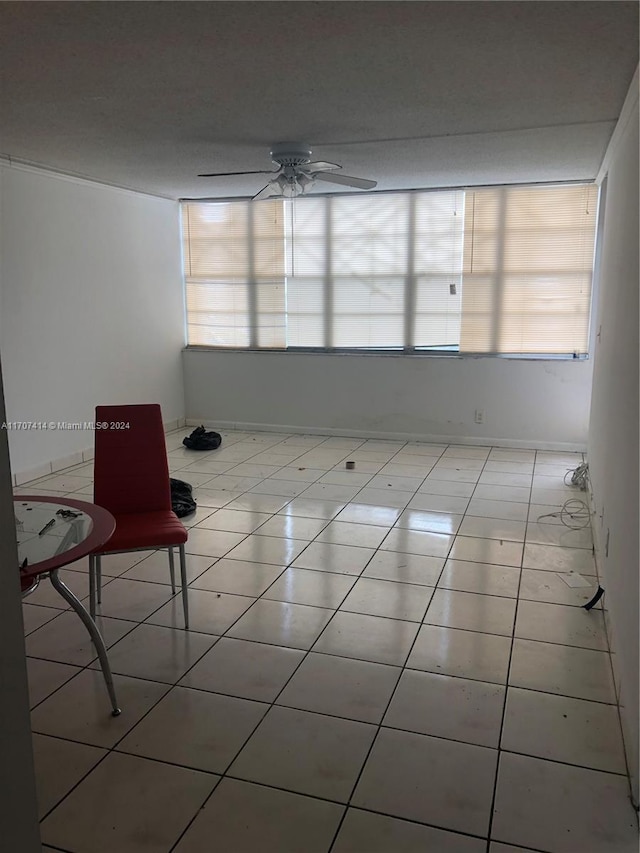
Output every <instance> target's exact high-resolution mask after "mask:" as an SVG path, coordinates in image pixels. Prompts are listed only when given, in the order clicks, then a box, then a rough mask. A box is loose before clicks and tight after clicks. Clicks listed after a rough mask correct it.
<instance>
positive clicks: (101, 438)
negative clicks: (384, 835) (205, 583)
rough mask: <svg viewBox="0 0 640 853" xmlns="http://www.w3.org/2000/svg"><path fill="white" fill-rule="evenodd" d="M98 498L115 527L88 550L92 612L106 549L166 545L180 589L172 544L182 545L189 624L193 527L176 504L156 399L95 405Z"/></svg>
mask: <svg viewBox="0 0 640 853" xmlns="http://www.w3.org/2000/svg"><path fill="white" fill-rule="evenodd" d="M99 425H100V426H99ZM93 500H94V503H96V504H98V506H102V507H104V508H105V509H108V510H109V512H110V513H111V514H112V515H113V516H114V517H115V520H116V529H115V531H114V532H113V535H112V536H111V538H110V539H108V540H107V542H106V543H105V545H103V546H101V547H100V549H99V550H96V551H94V552H93V553H92V554H91V555H90V556H89V609H90V613H91V616H92V617H93V616H95V611H96V599H97V602H98V603H100V600H101V580H102V578H101V564H100V558H101V556H102V555H103V554H116V553H119V552H123V551H138V550H147V549H149V548H167V549H168V552H169V571H170V574H171V588H172V590H173V592H174V593H175V591H176V586H175V571H174V564H173V549H174V548H178V550H179V554H180V578H181V581H182V606H183V609H184V626H185V628H188V627H189V601H188V598H187V571H186V563H185V550H184V543H185V542H186V541H187V537H188V533H187V530H186V528H185V527H184V525H183V524H182V523H181V522H180V521H179V520H178V517H177V516H176V514H175V513H174V512H173V510H172V509H171V487H170V484H169V465H168V462H167V450H166V445H165V440H164V428H163V425H162V413H161V411H160V406H159V405H158V404H157V403H151V404H144V405H132V406H97V407H96V431H95V460H94V482H93Z"/></svg>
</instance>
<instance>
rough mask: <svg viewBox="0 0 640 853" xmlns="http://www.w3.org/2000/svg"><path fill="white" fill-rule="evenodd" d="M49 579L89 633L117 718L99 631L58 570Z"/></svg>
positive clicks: (116, 714) (117, 710)
mask: <svg viewBox="0 0 640 853" xmlns="http://www.w3.org/2000/svg"><path fill="white" fill-rule="evenodd" d="M49 577H50V579H51V583H52V585H53V587H54V589H56V590H57V591H58V592H59V593H60V595H61V596H62V597H63V598H64V600H65V601H67V602H68V603H69V604H70V605H71V606H72V607H73V609H74V610H75V611H76V613H77V614H78V616H79V617H80V618H81V619H82V621H83V622H84V625H85V627H86V629H87V631H88V632H89V634H90V636H91V639H92V640H93V645H94V646H95V648H96V651H97V652H98V658H99V659H100V666H101V667H102V674H103V676H104V681H105V684H106V685H107V691H108V693H109V699H110V700H111V707H112V709H113V711H112V716H114V717H117V716H118V715H119V714H120V713H121V712H120V708H118V700H117V699H116V691H115V687H114V686H113V675H112V674H111V667H110V666H109V658H108V657H107V649H106V647H105V644H104V640H103V639H102V635H101V634H100V631H98V626H97V625H96V623H95V622H94V621H93V619H92V618H91V617H90V616H89V614H88V613H87V611H86V610H85V609H84V607H83V606H82V604H81V603H80V602H79V601H78V599H77V598H76V597H75V595H74V594H73V593H72V592H71V590H70V589H69V587H68V586H66V585H65V584H64V582H63V581H61V580H60V578H59V577H58V569H53V571H52V572H51V573H50V575H49Z"/></svg>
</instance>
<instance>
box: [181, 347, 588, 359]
mask: <svg viewBox="0 0 640 853" xmlns="http://www.w3.org/2000/svg"><path fill="white" fill-rule="evenodd" d="M183 352H215V353H260V354H262V355H265V354H267V355H269V354H271V355H274V354H275V355H324V356H337V357H344V356H349V357H353V356H356V357H364V358H370V357H372V356H373V357H379V358H380V357H382V358H446V359H469V358H474V359H479V358H497V359H501V360H503V361H504V360H506V361H574V362H583V361H588V360H589V358H590V356H589V355H588V353H585V354H584V355H580V356H577V357H574V356H572V355H564V354H553V353H541V354H536V353H523V354H517V353H488V352H479V353H468V352H466V353H459V352H447V351H446V350H410V351H409V350H364V349H358V350H353V349H345V350H337V349H331V350H324V349H303V348H291V349H286V350H285V349H266V348H264V349H252V348H249V347H242V348H234V347H207V346H186V347H184V349H183Z"/></svg>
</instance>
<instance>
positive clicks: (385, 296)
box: [330, 193, 409, 349]
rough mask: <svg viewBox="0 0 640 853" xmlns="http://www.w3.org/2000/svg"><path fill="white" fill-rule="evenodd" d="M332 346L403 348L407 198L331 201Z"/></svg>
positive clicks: (362, 198) (364, 197)
mask: <svg viewBox="0 0 640 853" xmlns="http://www.w3.org/2000/svg"><path fill="white" fill-rule="evenodd" d="M330 208H331V232H332V234H331V276H332V285H333V299H332V307H333V317H332V332H333V333H332V339H333V341H332V342H333V346H334V347H337V348H341V349H349V348H356V349H357V348H365V349H370V348H372V347H381V348H402V347H403V346H404V343H405V339H404V294H405V276H406V274H407V250H408V231H407V226H408V213H409V205H408V195H407V193H397V194H396V193H389V194H385V195H380V196H377V197H376V196H372V195H368V196H340V197H337V198H335V199H332V200H331V203H330Z"/></svg>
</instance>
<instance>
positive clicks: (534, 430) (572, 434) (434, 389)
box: [183, 349, 592, 449]
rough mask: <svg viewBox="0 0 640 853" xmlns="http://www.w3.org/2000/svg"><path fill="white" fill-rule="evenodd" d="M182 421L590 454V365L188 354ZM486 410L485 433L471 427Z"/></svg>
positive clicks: (285, 355)
mask: <svg viewBox="0 0 640 853" xmlns="http://www.w3.org/2000/svg"><path fill="white" fill-rule="evenodd" d="M183 358H184V376H185V400H186V416H187V419H188V420H189V421H197V422H207V423H209V424H211V425H215V424H218V425H219V426H227V427H228V426H231V425H234V424H236V425H238V426H242V427H245V426H248V425H250V426H252V427H263V428H264V427H265V426H266V427H267V428H271V429H278V428H280V429H282V430H287V431H298V432H300V431H307V432H310V431H312V432H321V433H331V434H343V435H344V434H348V433H350V432H357V433H358V434H359V435H361V434H368V435H372V436H381V437H387V438H403V437H405V436H411V437H413V438H422V439H431V440H447V441H461V442H464V441H473V442H479V443H485V444H505V445H509V446H516V447H517V446H521V447H558V448H569V449H584V448H585V447H586V441H587V426H588V418H589V400H590V393H591V373H592V363H591V361H590V360H589V361H575V362H574V361H558V360H555V361H551V360H549V361H526V360H511V359H500V358H455V357H454V358H444V357H436V356H432V357H413V358H412V357H403V356H390V355H384V356H376V355H333V354H332V355H329V354H326V355H325V354H316V353H313V354H311V353H267V352H228V353H227V352H220V351H216V352H212V351H203V350H195V349H194V350H185V352H184V355H183ZM476 410H482V412H483V421H484V422H483V423H482V424H477V423H475V413H476Z"/></svg>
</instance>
